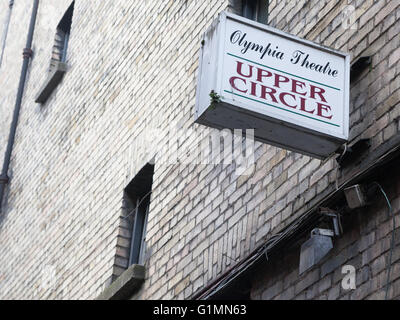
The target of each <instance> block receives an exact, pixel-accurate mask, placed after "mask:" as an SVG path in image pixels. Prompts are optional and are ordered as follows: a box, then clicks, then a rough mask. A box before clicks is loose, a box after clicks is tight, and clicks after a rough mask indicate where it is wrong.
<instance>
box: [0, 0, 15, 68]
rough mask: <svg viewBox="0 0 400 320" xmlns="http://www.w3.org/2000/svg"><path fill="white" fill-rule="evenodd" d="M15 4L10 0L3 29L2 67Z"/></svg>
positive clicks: (0, 61) (0, 54)
mask: <svg viewBox="0 0 400 320" xmlns="http://www.w3.org/2000/svg"><path fill="white" fill-rule="evenodd" d="M13 6H14V0H10V2H9V4H8V13H7V17H6V21H5V23H4V30H3V35H2V37H1V52H0V68H1V64H2V62H3V55H4V50H5V48H6V41H7V35H8V27H9V25H10V20H11V12H12V8H13Z"/></svg>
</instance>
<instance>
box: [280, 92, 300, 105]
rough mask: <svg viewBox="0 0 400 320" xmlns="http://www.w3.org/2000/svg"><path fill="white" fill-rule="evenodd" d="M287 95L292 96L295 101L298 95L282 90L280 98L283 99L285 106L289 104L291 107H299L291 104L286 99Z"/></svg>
mask: <svg viewBox="0 0 400 320" xmlns="http://www.w3.org/2000/svg"><path fill="white" fill-rule="evenodd" d="M286 96H291V97H292V98H293V100H294V101H295V102H296V96H295V95H294V94H291V93H287V92H282V93H281V94H280V95H279V99H280V100H281V102H282V103H283V104H284V105H285V106H287V107H289V108H296V107H297V106H296V105H294V106H292V105H290V104H288V103H287V102H286V100H285V97H286Z"/></svg>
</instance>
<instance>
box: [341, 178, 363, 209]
mask: <svg viewBox="0 0 400 320" xmlns="http://www.w3.org/2000/svg"><path fill="white" fill-rule="evenodd" d="M344 195H345V197H346V201H347V205H348V206H349V208H350V209H356V208H361V207H364V206H366V205H367V200H366V196H365V193H364V191H363V189H362V187H361V186H360V185H359V184H356V185H354V186H351V187H348V188H346V189H344Z"/></svg>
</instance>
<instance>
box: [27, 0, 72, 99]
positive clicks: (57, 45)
mask: <svg viewBox="0 0 400 320" xmlns="http://www.w3.org/2000/svg"><path fill="white" fill-rule="evenodd" d="M74 5H75V1H73V2H72V3H71V5H70V6H69V8H68V9H67V11H66V12H65V14H64V16H63V17H62V19H61V21H60V23H59V24H58V26H57V29H56V35H55V39H54V45H53V49H52V53H51V61H50V67H49V75H48V77H47V79H46V82H45V84H44V85H43V86H42V88H41V89H40V91H39V93H38V95H37V97H36V99H35V102H37V103H45V102H46V101H47V99H48V98H49V97H50V95H51V94H52V93H53V91H54V89H55V88H56V87H57V86H58V84H59V83H60V82H61V80H62V78H63V76H64V74H65V72H66V71H67V64H66V61H67V52H68V42H69V37H70V33H71V24H72V16H73V13H74Z"/></svg>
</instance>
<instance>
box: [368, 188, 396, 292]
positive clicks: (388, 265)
mask: <svg viewBox="0 0 400 320" xmlns="http://www.w3.org/2000/svg"><path fill="white" fill-rule="evenodd" d="M373 184H375V185H377V186H378V188H379V189H380V191H381V192H382V194H383V196H384V197H385V199H386V203H387V205H388V208H389V218H390V217H392V221H393V229H392V239H391V243H390V252H389V261H388V264H387V267H386V272H387V278H386V289H385V291H386V292H385V300H387V298H388V295H389V284H390V271H391V268H392V257H393V249H394V241H395V231H396V224H395V222H396V220H395V216H394V214H393V211H392V205H391V204H390V201H389V198H388V196H387V195H386V192H385V191H384V190H383V188H382V186H381V185H380V184H379V183H378V182H373Z"/></svg>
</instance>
